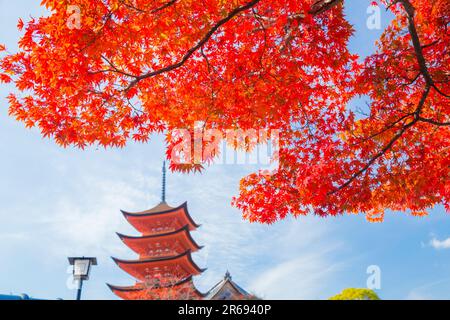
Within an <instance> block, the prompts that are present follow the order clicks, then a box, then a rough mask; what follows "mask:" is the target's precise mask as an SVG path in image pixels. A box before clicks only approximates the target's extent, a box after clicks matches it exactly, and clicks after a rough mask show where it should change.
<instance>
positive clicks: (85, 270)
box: [69, 257, 97, 300]
mask: <svg viewBox="0 0 450 320" xmlns="http://www.w3.org/2000/svg"><path fill="white" fill-rule="evenodd" d="M69 263H70V265H71V266H73V278H74V279H75V280H77V281H78V290H77V300H81V289H82V288H83V281H84V280H89V272H90V271H91V266H96V265H97V258H93V257H70V258H69Z"/></svg>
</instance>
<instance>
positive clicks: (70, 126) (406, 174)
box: [0, 0, 450, 223]
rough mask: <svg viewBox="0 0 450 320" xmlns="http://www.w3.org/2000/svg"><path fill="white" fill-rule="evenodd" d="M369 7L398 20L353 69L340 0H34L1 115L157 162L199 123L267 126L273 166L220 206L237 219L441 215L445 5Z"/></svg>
mask: <svg viewBox="0 0 450 320" xmlns="http://www.w3.org/2000/svg"><path fill="white" fill-rule="evenodd" d="M381 2H382V4H380V5H384V6H386V7H388V8H389V10H390V11H392V12H393V13H394V14H395V18H394V19H393V21H392V22H391V23H390V25H389V26H388V27H387V29H386V30H385V31H384V33H383V35H382V36H381V37H380V39H379V41H378V43H377V51H376V52H375V53H374V54H372V55H371V56H369V57H367V58H366V59H365V60H364V61H362V60H361V59H360V58H359V56H358V55H357V54H355V53H352V52H350V50H349V48H348V42H349V38H350V37H351V36H352V34H353V29H352V26H351V25H350V24H349V22H348V21H347V19H346V17H345V15H344V13H343V9H344V5H345V1H340V0H302V1H299V0H295V1H294V0H277V1H269V0H234V1H219V0H204V1H191V0H156V1H148V0H134V1H132V0H103V1H100V0H70V1H59V0H58V1H56V0H44V1H42V4H43V5H45V6H46V7H47V8H48V9H49V10H50V11H51V14H50V15H49V16H47V17H42V18H39V19H31V20H30V21H28V22H27V23H26V24H24V23H23V22H20V23H19V28H23V29H24V34H23V36H22V37H21V39H20V41H19V46H20V49H19V51H18V52H17V53H15V54H7V55H4V57H3V58H1V60H0V81H3V82H13V83H14V85H15V86H16V88H17V89H18V90H19V92H20V94H18V95H14V94H11V95H10V96H9V105H10V107H9V112H10V114H11V115H12V116H14V117H15V118H16V119H18V120H19V121H23V122H24V123H25V124H26V125H27V126H29V127H33V126H37V127H39V128H40V130H41V131H42V134H43V135H44V136H46V137H52V138H54V139H55V140H56V141H57V142H58V143H59V144H61V145H63V146H67V145H76V146H78V147H81V148H84V147H85V146H87V145H91V144H98V145H102V146H105V147H106V146H116V147H123V146H124V145H125V144H126V142H127V141H128V140H130V139H133V140H136V141H141V142H145V141H147V140H148V139H149V137H150V136H151V134H153V133H158V132H165V133H167V135H168V139H167V141H168V152H167V154H168V156H169V157H170V155H171V152H170V151H171V150H172V149H173V147H174V144H176V139H172V137H173V136H172V135H171V132H173V130H175V129H180V128H182V129H188V130H192V128H193V127H194V124H195V123H196V122H201V123H204V127H205V128H212V129H216V130H219V131H225V130H229V129H240V130H247V129H265V130H271V129H276V130H280V146H279V159H278V160H279V169H278V170H277V171H275V172H273V173H272V174H270V175H268V174H267V173H266V172H256V173H254V174H251V175H249V176H247V177H245V178H244V179H242V181H241V186H240V194H239V196H238V197H236V198H234V199H233V204H234V205H235V206H237V207H238V208H239V209H241V210H242V212H243V214H244V217H245V218H247V219H249V220H250V221H257V222H264V223H272V222H275V221H276V220H278V219H281V218H284V217H286V216H287V215H288V214H292V215H294V216H299V215H307V214H317V215H320V216H328V215H340V214H344V213H360V212H362V213H364V214H366V216H367V218H368V219H369V220H370V221H382V219H383V217H384V212H385V211H386V210H387V209H390V210H396V211H409V212H411V213H412V214H413V215H418V216H422V215H425V214H426V211H427V209H429V208H431V207H433V206H434V205H436V204H439V203H444V204H445V206H446V208H447V209H449V191H450V190H449V189H450V188H449V183H448V181H449V165H450V160H449V159H450V157H449V142H448V141H449V138H450V137H449V125H450V119H449V94H450V88H449V82H450V71H449V66H450V63H449V62H450V61H449V59H450V55H449V43H450V41H449V40H450V39H449V37H450V32H449V31H448V26H449V22H450V3H449V1H448V0H430V1H419V0H397V1H392V2H389V3H386V2H385V1H381ZM367 4H368V5H374V3H373V1H367ZM375 4H376V3H375ZM69 5H71V6H77V7H78V8H79V11H80V12H81V21H80V24H79V28H69V27H68V24H67V21H68V19H69V18H70V14H71V13H70V12H68V10H67V8H68V6H69ZM3 49H4V48H3V47H0V51H1V50H3ZM358 97H369V99H370V105H369V106H368V108H367V111H366V112H357V111H355V110H352V109H351V108H349V103H350V102H351V101H352V100H353V99H355V98H358ZM205 158H207V157H205ZM204 160H206V162H209V161H210V160H211V159H209V158H207V159H204ZM171 168H172V169H175V170H182V171H191V170H200V169H202V168H203V166H202V165H201V164H187V165H177V164H175V163H172V164H171Z"/></svg>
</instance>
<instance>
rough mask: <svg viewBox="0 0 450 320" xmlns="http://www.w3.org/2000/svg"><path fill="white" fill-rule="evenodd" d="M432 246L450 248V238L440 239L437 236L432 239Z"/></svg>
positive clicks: (439, 248) (438, 248) (441, 248)
mask: <svg viewBox="0 0 450 320" xmlns="http://www.w3.org/2000/svg"><path fill="white" fill-rule="evenodd" d="M430 246H431V247H433V248H434V249H436V250H443V249H450V238H447V239H444V240H438V239H437V238H436V237H434V236H433V238H432V239H431V240H430Z"/></svg>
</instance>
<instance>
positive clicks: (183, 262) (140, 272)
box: [111, 251, 206, 281]
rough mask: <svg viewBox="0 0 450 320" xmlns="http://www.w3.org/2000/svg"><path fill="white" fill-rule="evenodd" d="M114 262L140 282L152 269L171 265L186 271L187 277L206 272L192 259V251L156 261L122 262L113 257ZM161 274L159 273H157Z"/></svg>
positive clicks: (156, 259) (155, 259)
mask: <svg viewBox="0 0 450 320" xmlns="http://www.w3.org/2000/svg"><path fill="white" fill-rule="evenodd" d="M111 258H112V259H113V261H114V262H115V263H116V264H117V265H118V266H119V267H120V268H121V269H122V270H124V271H125V272H127V273H129V274H131V275H133V276H134V277H135V278H138V279H139V280H141V281H142V280H145V274H147V275H148V274H150V273H151V271H150V270H151V269H152V268H153V269H155V270H156V269H160V267H161V266H167V265H171V266H172V267H173V268H175V269H176V267H180V266H181V268H182V269H183V270H184V271H185V273H186V275H199V274H201V273H203V272H204V271H206V268H204V269H202V268H200V267H199V266H198V265H197V264H196V263H195V262H194V260H193V259H192V255H191V252H190V251H186V252H185V253H183V254H180V255H178V256H174V257H160V258H154V259H139V260H121V259H117V258H114V257H111ZM183 266H184V267H183ZM156 272H159V271H155V273H156Z"/></svg>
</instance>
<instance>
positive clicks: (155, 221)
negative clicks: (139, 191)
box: [122, 202, 200, 235]
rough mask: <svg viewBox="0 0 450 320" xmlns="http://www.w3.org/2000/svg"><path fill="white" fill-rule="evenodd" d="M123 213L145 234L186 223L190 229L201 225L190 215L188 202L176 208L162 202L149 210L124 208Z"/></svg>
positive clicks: (163, 231)
mask: <svg viewBox="0 0 450 320" xmlns="http://www.w3.org/2000/svg"><path fill="white" fill-rule="evenodd" d="M122 213H123V215H124V216H125V218H126V219H127V220H128V222H129V223H130V224H131V225H132V226H133V227H134V228H135V229H136V230H138V231H139V232H141V233H142V234H144V235H154V234H163V233H168V232H172V231H175V230H178V229H180V228H182V227H184V226H186V225H187V226H188V227H189V230H190V231H192V230H195V229H197V228H198V227H200V225H198V224H196V223H195V222H194V220H193V219H192V217H191V216H190V214H189V211H188V208H187V202H185V203H183V204H182V205H180V206H178V207H176V208H174V207H171V206H169V205H167V204H166V203H165V202H162V203H160V204H159V205H157V206H156V207H154V208H152V209H150V210H147V211H142V212H136V213H132V212H127V211H123V210H122Z"/></svg>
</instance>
